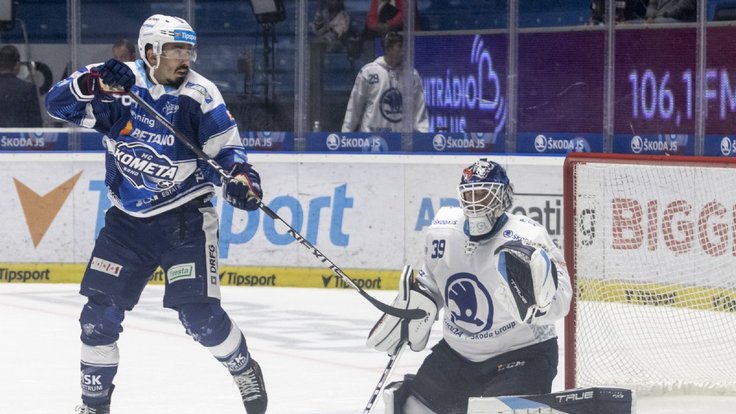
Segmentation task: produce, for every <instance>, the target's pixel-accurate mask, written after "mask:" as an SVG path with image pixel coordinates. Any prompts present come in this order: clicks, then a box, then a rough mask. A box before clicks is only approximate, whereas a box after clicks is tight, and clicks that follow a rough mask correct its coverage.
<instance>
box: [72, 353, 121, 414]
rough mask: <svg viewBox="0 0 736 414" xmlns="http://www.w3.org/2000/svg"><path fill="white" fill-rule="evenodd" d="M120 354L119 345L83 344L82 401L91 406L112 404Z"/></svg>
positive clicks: (81, 366)
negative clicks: (111, 398)
mask: <svg viewBox="0 0 736 414" xmlns="http://www.w3.org/2000/svg"><path fill="white" fill-rule="evenodd" d="M119 361H120V354H119V352H118V346H117V344H112V345H98V346H90V345H84V344H82V359H81V363H80V370H81V378H80V384H81V386H82V401H83V402H84V403H85V404H87V405H89V406H98V405H105V404H110V394H111V393H112V389H113V385H112V380H113V378H115V374H117V372H118V362H119Z"/></svg>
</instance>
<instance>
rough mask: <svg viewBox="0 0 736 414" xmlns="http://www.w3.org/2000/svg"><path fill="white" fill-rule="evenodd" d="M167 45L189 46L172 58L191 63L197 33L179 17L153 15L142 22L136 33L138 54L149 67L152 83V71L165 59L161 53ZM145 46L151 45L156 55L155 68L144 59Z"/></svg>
mask: <svg viewBox="0 0 736 414" xmlns="http://www.w3.org/2000/svg"><path fill="white" fill-rule="evenodd" d="M167 43H183V44H185V45H191V46H192V48H191V50H183V49H182V50H177V52H178V54H179V55H180V56H173V58H177V59H184V58H187V59H189V60H190V61H191V62H194V61H196V60H197V49H196V46H197V33H195V32H194V30H192V26H190V25H189V23H187V21H186V20H184V19H181V18H179V17H173V16H164V15H163V14H154V15H153V16H151V17H149V18H148V19H146V21H145V22H143V25H142V26H141V29H140V31H139V33H138V53H139V55H140V57H141V59H143V62H145V63H146V65H147V66H148V67H149V71H150V72H151V78H153V80H154V82H155V78H154V77H153V71H154V70H155V69H156V68H158V65H159V63H160V62H161V58H162V57H164V58H166V57H167V56H165V54H164V51H163V49H164V45H165V44H167ZM146 45H151V46H152V48H153V53H154V54H155V55H156V65H155V66H151V64H150V63H149V62H148V59H146ZM184 55H186V56H184Z"/></svg>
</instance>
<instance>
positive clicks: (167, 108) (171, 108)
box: [163, 102, 179, 115]
mask: <svg viewBox="0 0 736 414" xmlns="http://www.w3.org/2000/svg"><path fill="white" fill-rule="evenodd" d="M178 110H179V105H178V104H175V103H174V102H166V105H164V109H163V111H164V113H165V114H166V115H171V114H173V113H175V112H176V111H178Z"/></svg>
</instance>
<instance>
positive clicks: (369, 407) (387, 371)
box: [363, 342, 406, 414]
mask: <svg viewBox="0 0 736 414" xmlns="http://www.w3.org/2000/svg"><path fill="white" fill-rule="evenodd" d="M404 348H406V342H403V343H402V344H401V345H400V346H399V349H398V350H397V351H396V353H395V354H393V355H391V358H390V359H389V360H388V364H386V368H384V369H383V373H382V374H381V378H380V379H379V380H378V384H376V388H374V389H373V393H372V394H371V397H370V398H369V399H368V404H366V405H365V409H364V410H363V414H371V412H372V411H373V408H375V406H376V405H375V404H376V401H378V396H379V395H381V391H383V387H384V386H385V385H386V381H387V380H388V379H389V377H391V373H392V372H394V368H395V367H396V361H397V360H398V359H399V357H400V356H401V353H402V352H404Z"/></svg>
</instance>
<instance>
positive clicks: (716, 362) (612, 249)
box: [569, 158, 736, 394]
mask: <svg viewBox="0 0 736 414" xmlns="http://www.w3.org/2000/svg"><path fill="white" fill-rule="evenodd" d="M663 160H666V158H663ZM572 177H573V184H574V185H573V186H572V188H574V193H573V199H572V201H573V204H574V209H573V210H572V211H573V214H574V220H575V221H574V226H575V237H574V262H575V263H574V269H575V277H576V280H577V283H576V300H577V308H576V310H577V315H576V320H575V323H576V327H575V344H574V345H575V346H576V350H575V358H576V363H575V364H574V365H575V367H574V369H575V374H576V381H575V385H576V386H581V387H582V386H599V385H614V386H622V387H627V388H632V389H635V390H637V392H639V393H645V394H651V393H659V392H672V391H680V392H687V393H691V392H692V393H694V392H704V393H729V394H736V352H735V347H734V345H735V344H736V242H735V240H736V185H734V184H733V182H734V179H736V169H735V168H728V167H727V166H724V165H718V166H716V165H715V164H713V165H711V166H709V165H708V164H703V163H700V164H692V165H665V164H662V163H661V161H660V162H655V161H652V162H651V163H648V164H621V163H612V162H605V161H602V162H590V161H589V160H586V162H582V163H576V164H574V170H573V174H572ZM569 345H570V346H572V344H569Z"/></svg>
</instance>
